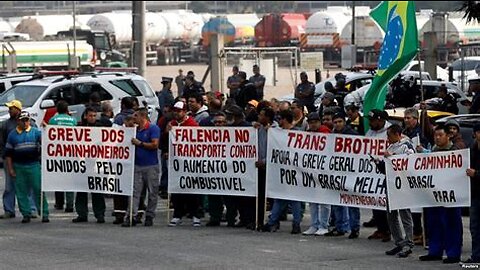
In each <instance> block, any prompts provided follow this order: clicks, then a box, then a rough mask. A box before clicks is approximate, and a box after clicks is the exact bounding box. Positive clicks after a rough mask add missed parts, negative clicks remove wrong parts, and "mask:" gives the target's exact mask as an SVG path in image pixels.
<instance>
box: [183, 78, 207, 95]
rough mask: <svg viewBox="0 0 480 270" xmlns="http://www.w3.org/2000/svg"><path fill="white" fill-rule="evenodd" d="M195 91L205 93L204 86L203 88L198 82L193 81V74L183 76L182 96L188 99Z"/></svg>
mask: <svg viewBox="0 0 480 270" xmlns="http://www.w3.org/2000/svg"><path fill="white" fill-rule="evenodd" d="M195 93H198V94H200V95H205V88H203V86H202V84H201V83H200V82H197V81H195V77H194V76H193V75H187V77H185V87H184V88H183V96H182V97H184V98H186V99H187V100H188V98H189V97H190V96H191V95H193V94H195Z"/></svg>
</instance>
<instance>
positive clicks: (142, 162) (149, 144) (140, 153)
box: [122, 108, 160, 227]
mask: <svg viewBox="0 0 480 270" xmlns="http://www.w3.org/2000/svg"><path fill="white" fill-rule="evenodd" d="M133 118H134V121H135V124H137V125H138V126H137V136H136V138H132V144H133V145H135V170H134V180H133V181H134V182H133V183H134V184H133V205H131V206H130V207H132V208H133V216H134V217H136V216H137V213H138V207H139V205H140V196H141V194H142V190H143V188H144V186H147V191H148V202H147V209H146V217H145V226H147V227H149V226H152V225H153V219H154V218H155V209H156V208H157V200H158V186H159V178H158V176H159V173H160V168H159V166H158V155H157V151H158V142H159V140H160V128H158V126H156V125H155V124H151V123H150V122H149V121H148V111H147V109H145V108H141V109H139V110H137V111H136V112H135V113H134V114H133ZM136 223H137V220H133V221H132V223H130V218H129V216H128V215H127V217H126V218H125V222H124V223H123V224H122V226H123V227H130V226H135V225H136Z"/></svg>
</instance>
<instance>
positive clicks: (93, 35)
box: [57, 29, 127, 67]
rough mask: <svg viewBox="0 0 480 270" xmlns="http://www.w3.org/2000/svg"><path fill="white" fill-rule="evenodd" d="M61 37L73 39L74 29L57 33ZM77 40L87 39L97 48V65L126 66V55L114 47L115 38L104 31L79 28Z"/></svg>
mask: <svg viewBox="0 0 480 270" xmlns="http://www.w3.org/2000/svg"><path fill="white" fill-rule="evenodd" d="M57 37H58V38H60V39H65V38H67V39H73V29H70V30H67V31H60V32H58V33H57ZM76 38H77V40H86V41H87V43H88V44H90V45H92V47H93V48H94V49H95V53H96V57H97V65H100V66H103V67H126V66H127V64H126V63H125V55H124V54H122V53H121V52H120V51H117V50H115V49H113V48H114V46H115V38H114V36H113V35H111V34H109V33H107V32H104V31H95V30H85V29H77V31H76Z"/></svg>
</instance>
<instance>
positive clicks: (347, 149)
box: [334, 136, 388, 156]
mask: <svg viewBox="0 0 480 270" xmlns="http://www.w3.org/2000/svg"><path fill="white" fill-rule="evenodd" d="M387 146H388V142H387V141H386V140H379V139H372V138H365V137H359V136H356V137H348V138H343V137H336V138H335V147H334V149H335V150H334V151H335V152H336V153H338V152H342V153H347V154H351V153H353V154H363V155H368V154H370V155H377V156H383V155H385V150H386V149H387Z"/></svg>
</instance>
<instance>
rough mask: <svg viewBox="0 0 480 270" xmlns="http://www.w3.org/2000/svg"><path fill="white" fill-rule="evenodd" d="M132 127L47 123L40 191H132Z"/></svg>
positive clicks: (120, 193)
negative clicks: (71, 125) (70, 125)
mask: <svg viewBox="0 0 480 270" xmlns="http://www.w3.org/2000/svg"><path fill="white" fill-rule="evenodd" d="M135 134H136V130H135V128H125V127H113V128H107V127H68V126H50V125H49V126H47V127H46V128H45V129H44V132H43V134H42V190H43V191H77V192H95V193H106V194H119V195H128V196H131V195H132V194H133V168H134V159H135V146H134V145H133V144H132V143H131V139H132V138H134V137H135Z"/></svg>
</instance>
